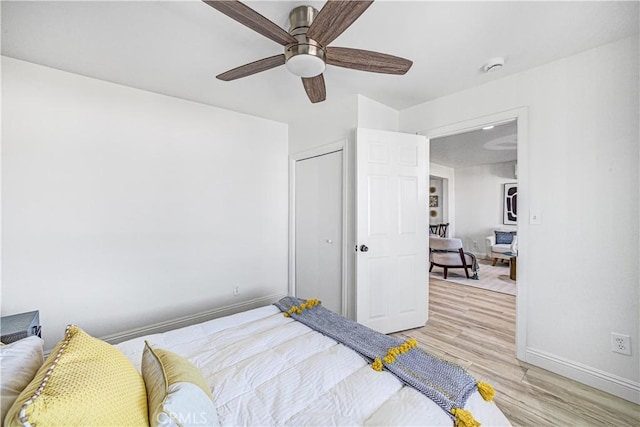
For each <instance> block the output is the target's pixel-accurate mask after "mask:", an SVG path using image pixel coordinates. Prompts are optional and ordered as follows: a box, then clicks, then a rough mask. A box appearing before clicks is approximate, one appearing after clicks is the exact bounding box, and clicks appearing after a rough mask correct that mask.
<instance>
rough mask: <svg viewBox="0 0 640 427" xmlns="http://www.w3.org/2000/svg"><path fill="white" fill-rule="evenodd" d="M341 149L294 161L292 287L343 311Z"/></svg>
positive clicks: (300, 296)
mask: <svg viewBox="0 0 640 427" xmlns="http://www.w3.org/2000/svg"><path fill="white" fill-rule="evenodd" d="M342 156H343V152H342V150H340V151H336V152H333V153H329V154H324V155H321V156H316V157H311V158H308V159H304V160H298V161H297V162H296V169H295V174H296V175H295V260H296V262H295V276H296V278H295V289H296V292H295V293H296V296H297V297H299V298H305V299H308V298H318V299H320V300H321V301H322V305H324V306H325V307H326V308H328V309H329V310H333V311H335V312H337V313H342V227H343V224H342V208H343V206H342V191H343V184H342V180H343V176H342V175H343V173H342Z"/></svg>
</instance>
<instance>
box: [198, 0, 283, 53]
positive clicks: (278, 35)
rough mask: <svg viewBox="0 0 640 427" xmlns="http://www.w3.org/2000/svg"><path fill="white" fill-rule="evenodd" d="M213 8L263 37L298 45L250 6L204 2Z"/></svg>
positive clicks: (216, 0) (215, 0)
mask: <svg viewBox="0 0 640 427" xmlns="http://www.w3.org/2000/svg"><path fill="white" fill-rule="evenodd" d="M202 1H204V2H205V3H206V4H208V5H209V6H211V7H212V8H214V9H216V10H217V11H219V12H222V13H224V14H225V15H227V16H228V17H229V18H231V19H235V20H236V21H238V22H239V23H241V24H242V25H244V26H245V27H249V28H251V29H252V30H253V31H256V32H258V33H260V34H262V35H263V36H265V37H267V38H269V39H271V40H273V41H274V42H276V43H280V44H281V45H283V46H286V45H288V44H290V43H296V39H294V38H293V36H292V35H291V34H289V33H287V32H286V31H285V30H284V29H282V28H281V27H279V26H278V25H276V24H274V23H273V22H272V21H270V20H268V19H267V18H265V17H264V16H262V15H260V14H259V13H258V12H256V11H255V10H253V9H251V8H250V7H249V6H247V5H245V4H244V3H241V2H239V1H237V0H202Z"/></svg>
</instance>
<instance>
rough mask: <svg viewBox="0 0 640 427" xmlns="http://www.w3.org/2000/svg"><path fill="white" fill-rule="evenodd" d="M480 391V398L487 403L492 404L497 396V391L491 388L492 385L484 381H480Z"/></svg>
mask: <svg viewBox="0 0 640 427" xmlns="http://www.w3.org/2000/svg"><path fill="white" fill-rule="evenodd" d="M478 391H479V392H480V396H482V398H483V399H484V400H486V401H487V402H491V401H492V400H493V397H494V396H495V395H496V391H495V390H494V389H493V387H491V384H487V383H483V382H482V381H478Z"/></svg>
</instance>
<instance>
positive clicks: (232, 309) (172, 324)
mask: <svg viewBox="0 0 640 427" xmlns="http://www.w3.org/2000/svg"><path fill="white" fill-rule="evenodd" d="M284 296H285V294H273V295H267V296H264V297H260V298H254V299H251V300H248V301H243V302H239V303H236V304H230V305H226V306H223V307H218V308H214V309H212V310H207V311H203V312H201V313H196V314H191V315H188V316H183V317H179V318H177V319H172V320H167V321H164V322H159V323H154V324H152V325H147V326H143V327H141V328H135V329H129V330H127V331H123V332H118V333H115V334H111V335H107V336H104V337H100V339H101V340H103V341H106V342H108V343H110V344H117V343H120V342H122V341H127V340H130V339H133V338H138V337H142V336H145V335H151V334H159V333H162V332H166V331H170V330H172V329H178V328H182V327H185V326H190V325H195V324H197V323H202V322H206V321H207V320H211V319H215V318H218V317H224V316H228V315H230V314H236V313H240V312H241V311H246V310H251V309H253V308H258V307H262V306H265V305H269V304H273V303H274V302H276V301H278V300H279V299H280V298H282V297H284Z"/></svg>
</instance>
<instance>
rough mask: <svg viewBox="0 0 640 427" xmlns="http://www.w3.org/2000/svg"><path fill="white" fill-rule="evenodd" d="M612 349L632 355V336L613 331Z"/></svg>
mask: <svg viewBox="0 0 640 427" xmlns="http://www.w3.org/2000/svg"><path fill="white" fill-rule="evenodd" d="M611 351H613V352H615V353H621V354H627V355H629V356H631V337H630V336H629V335H623V334H617V333H615V332H611Z"/></svg>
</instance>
